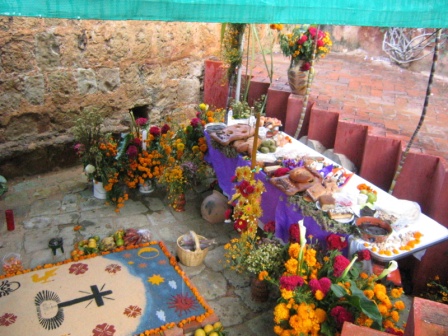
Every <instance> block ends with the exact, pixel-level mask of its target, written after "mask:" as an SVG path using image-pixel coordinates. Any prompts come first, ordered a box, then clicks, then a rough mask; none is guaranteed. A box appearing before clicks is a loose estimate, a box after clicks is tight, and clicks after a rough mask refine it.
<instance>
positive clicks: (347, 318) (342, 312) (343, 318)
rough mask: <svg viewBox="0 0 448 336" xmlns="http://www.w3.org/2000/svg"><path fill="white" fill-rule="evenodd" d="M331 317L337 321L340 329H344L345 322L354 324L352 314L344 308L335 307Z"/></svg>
mask: <svg viewBox="0 0 448 336" xmlns="http://www.w3.org/2000/svg"><path fill="white" fill-rule="evenodd" d="M330 315H331V316H333V317H334V319H335V321H336V325H337V326H338V328H339V329H341V328H342V325H343V324H344V322H353V321H354V318H353V315H352V313H350V312H349V311H348V310H347V309H345V308H344V307H342V306H336V307H334V308H333V309H332V310H331V312H330Z"/></svg>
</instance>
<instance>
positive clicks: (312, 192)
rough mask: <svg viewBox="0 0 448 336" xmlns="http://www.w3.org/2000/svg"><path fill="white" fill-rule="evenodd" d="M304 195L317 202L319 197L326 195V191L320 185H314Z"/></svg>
mask: <svg viewBox="0 0 448 336" xmlns="http://www.w3.org/2000/svg"><path fill="white" fill-rule="evenodd" d="M306 193H307V194H308V195H309V196H310V197H311V198H312V199H313V201H314V202H317V200H318V199H319V197H320V196H322V195H323V194H325V193H326V189H325V187H324V186H323V185H322V184H320V183H316V184H313V185H312V186H311V187H310V188H308V189H307V190H306Z"/></svg>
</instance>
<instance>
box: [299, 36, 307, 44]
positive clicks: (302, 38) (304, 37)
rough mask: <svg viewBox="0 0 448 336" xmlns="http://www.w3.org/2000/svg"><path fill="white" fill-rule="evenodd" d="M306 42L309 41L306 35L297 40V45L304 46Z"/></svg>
mask: <svg viewBox="0 0 448 336" xmlns="http://www.w3.org/2000/svg"><path fill="white" fill-rule="evenodd" d="M306 41H308V36H306V35H302V36H301V37H300V38H299V39H298V40H297V44H298V45H302V44H304V43H305V42H306Z"/></svg>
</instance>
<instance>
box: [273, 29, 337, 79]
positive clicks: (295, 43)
mask: <svg viewBox="0 0 448 336" xmlns="http://www.w3.org/2000/svg"><path fill="white" fill-rule="evenodd" d="M275 29H277V28H276V27H275ZM279 41H280V49H281V51H282V52H283V55H285V56H287V57H290V58H291V66H293V65H297V64H298V63H299V62H302V63H303V64H302V65H301V70H302V71H307V70H309V69H310V68H311V60H312V59H313V53H314V48H315V46H316V47H317V50H316V59H318V58H322V57H325V55H327V54H328V53H329V52H330V48H331V46H332V44H333V43H332V41H331V38H330V33H328V32H324V31H323V30H318V29H317V28H316V27H314V26H308V25H300V26H298V27H295V28H294V29H293V30H292V32H290V33H282V32H279Z"/></svg>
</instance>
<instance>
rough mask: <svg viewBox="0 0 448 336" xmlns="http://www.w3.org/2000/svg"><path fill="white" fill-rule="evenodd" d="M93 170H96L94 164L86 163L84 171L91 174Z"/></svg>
mask: <svg viewBox="0 0 448 336" xmlns="http://www.w3.org/2000/svg"><path fill="white" fill-rule="evenodd" d="M95 170H96V168H95V166H94V165H91V164H88V165H87V166H86V168H84V171H85V172H86V173H87V174H93V173H94V172H95Z"/></svg>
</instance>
